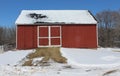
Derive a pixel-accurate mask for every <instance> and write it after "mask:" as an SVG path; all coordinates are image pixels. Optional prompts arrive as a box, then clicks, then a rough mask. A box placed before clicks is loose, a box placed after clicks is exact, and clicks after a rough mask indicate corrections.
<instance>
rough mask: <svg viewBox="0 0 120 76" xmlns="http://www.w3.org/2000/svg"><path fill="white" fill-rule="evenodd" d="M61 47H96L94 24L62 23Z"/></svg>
mask: <svg viewBox="0 0 120 76" xmlns="http://www.w3.org/2000/svg"><path fill="white" fill-rule="evenodd" d="M62 47H68V48H96V47H97V32H96V24H90V25H87V24H81V25H62Z"/></svg>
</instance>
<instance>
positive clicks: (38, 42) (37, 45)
mask: <svg viewBox="0 0 120 76" xmlns="http://www.w3.org/2000/svg"><path fill="white" fill-rule="evenodd" d="M39 27H40V26H37V46H39Z"/></svg>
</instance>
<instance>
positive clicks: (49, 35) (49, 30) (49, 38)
mask: <svg viewBox="0 0 120 76" xmlns="http://www.w3.org/2000/svg"><path fill="white" fill-rule="evenodd" d="M48 41H49V43H48V45H49V46H51V27H50V26H48Z"/></svg>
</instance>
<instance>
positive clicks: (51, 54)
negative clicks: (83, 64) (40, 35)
mask: <svg viewBox="0 0 120 76" xmlns="http://www.w3.org/2000/svg"><path fill="white" fill-rule="evenodd" d="M37 57H44V58H43V59H42V60H41V61H40V62H41V63H43V62H48V60H49V59H52V60H54V61H55V62H58V63H66V62H67V59H66V58H65V57H63V56H62V55H61V52H60V48H59V47H44V48H36V51H35V52H34V53H31V54H29V55H28V56H27V58H28V59H29V60H30V61H27V62H25V63H24V64H23V65H26V64H28V63H29V65H31V64H32V61H31V60H32V59H34V58H37ZM30 62H31V63H30Z"/></svg>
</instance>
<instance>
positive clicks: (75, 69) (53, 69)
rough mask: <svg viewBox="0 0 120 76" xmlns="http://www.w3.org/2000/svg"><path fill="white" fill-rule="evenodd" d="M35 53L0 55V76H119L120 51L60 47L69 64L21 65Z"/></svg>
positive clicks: (29, 51) (23, 51)
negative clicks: (26, 57)
mask: <svg viewBox="0 0 120 76" xmlns="http://www.w3.org/2000/svg"><path fill="white" fill-rule="evenodd" d="M32 51H33V50H26V51H25V50H18V51H8V52H5V53H3V54H0V76H120V52H119V51H120V49H119V48H98V49H74V48H61V52H62V55H63V56H64V57H66V58H67V59H68V61H67V62H68V63H67V64H60V63H55V62H53V61H51V62H50V63H49V64H50V66H32V67H30V66H20V65H18V64H19V62H20V61H21V60H22V59H23V58H24V57H25V56H26V55H28V54H29V53H31V52H32Z"/></svg>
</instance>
